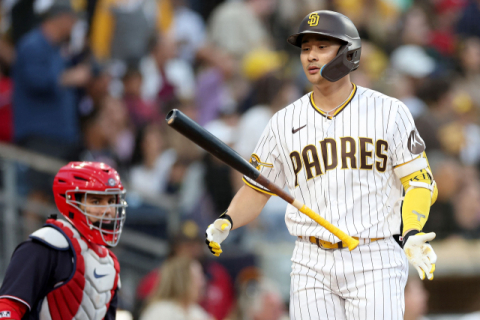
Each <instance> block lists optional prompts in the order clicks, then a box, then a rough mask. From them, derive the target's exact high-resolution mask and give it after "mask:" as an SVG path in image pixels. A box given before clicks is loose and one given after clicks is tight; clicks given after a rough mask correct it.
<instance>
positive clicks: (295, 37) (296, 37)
mask: <svg viewBox="0 0 480 320" xmlns="http://www.w3.org/2000/svg"><path fill="white" fill-rule="evenodd" d="M306 34H318V35H320V36H323V37H325V38H327V39H330V40H337V41H340V42H342V43H346V44H349V45H350V44H351V42H350V41H348V40H347V39H342V38H339V37H335V36H332V35H331V34H329V33H325V32H318V31H309V30H306V31H303V32H300V33H296V34H292V35H291V36H290V37H288V38H287V42H288V43H290V44H291V45H294V46H296V47H299V48H301V47H302V38H303V36H304V35H306Z"/></svg>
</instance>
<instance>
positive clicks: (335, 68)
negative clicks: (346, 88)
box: [320, 44, 353, 82]
mask: <svg viewBox="0 0 480 320" xmlns="http://www.w3.org/2000/svg"><path fill="white" fill-rule="evenodd" d="M347 54H348V44H344V45H342V46H341V47H340V49H339V50H338V54H337V55H336V56H335V58H333V59H332V61H330V62H329V63H327V64H326V65H324V66H323V67H322V69H321V70H320V74H321V75H322V77H324V78H325V79H327V80H328V81H330V82H335V81H338V80H340V79H341V78H343V77H344V76H345V75H346V74H348V73H350V71H351V70H352V66H353V63H352V62H351V61H348V59H347Z"/></svg>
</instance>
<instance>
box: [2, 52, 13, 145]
mask: <svg viewBox="0 0 480 320" xmlns="http://www.w3.org/2000/svg"><path fill="white" fill-rule="evenodd" d="M12 90H13V88H12V79H10V77H8V76H7V74H6V66H5V64H4V63H2V61H1V60H0V141H5V142H11V141H12V139H13V115H12Z"/></svg>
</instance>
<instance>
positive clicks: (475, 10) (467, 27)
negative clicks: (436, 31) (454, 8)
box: [457, 0, 480, 38]
mask: <svg viewBox="0 0 480 320" xmlns="http://www.w3.org/2000/svg"><path fill="white" fill-rule="evenodd" d="M478 21H480V1H479V0H468V3H467V5H466V6H465V9H463V12H462V16H461V17H460V19H459V20H458V23H457V33H459V34H460V35H462V36H475V37H477V38H480V24H479V23H478Z"/></svg>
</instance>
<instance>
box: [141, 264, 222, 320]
mask: <svg viewBox="0 0 480 320" xmlns="http://www.w3.org/2000/svg"><path fill="white" fill-rule="evenodd" d="M161 272H162V278H161V279H160V282H159V284H158V287H157V288H155V292H154V294H153V295H152V297H151V298H150V299H149V302H148V304H147V306H146V308H145V310H143V312H142V314H141V315H140V320H156V319H159V317H162V318H165V319H170V320H213V317H212V316H210V315H209V314H207V313H206V312H205V310H203V309H202V308H201V307H200V306H199V305H198V301H199V300H200V298H201V297H202V295H203V291H204V287H205V277H204V275H203V272H202V266H201V265H200V263H199V262H198V261H196V260H192V259H189V258H187V257H176V258H171V259H169V260H167V261H166V262H165V263H164V265H163V266H162V271H161Z"/></svg>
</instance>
